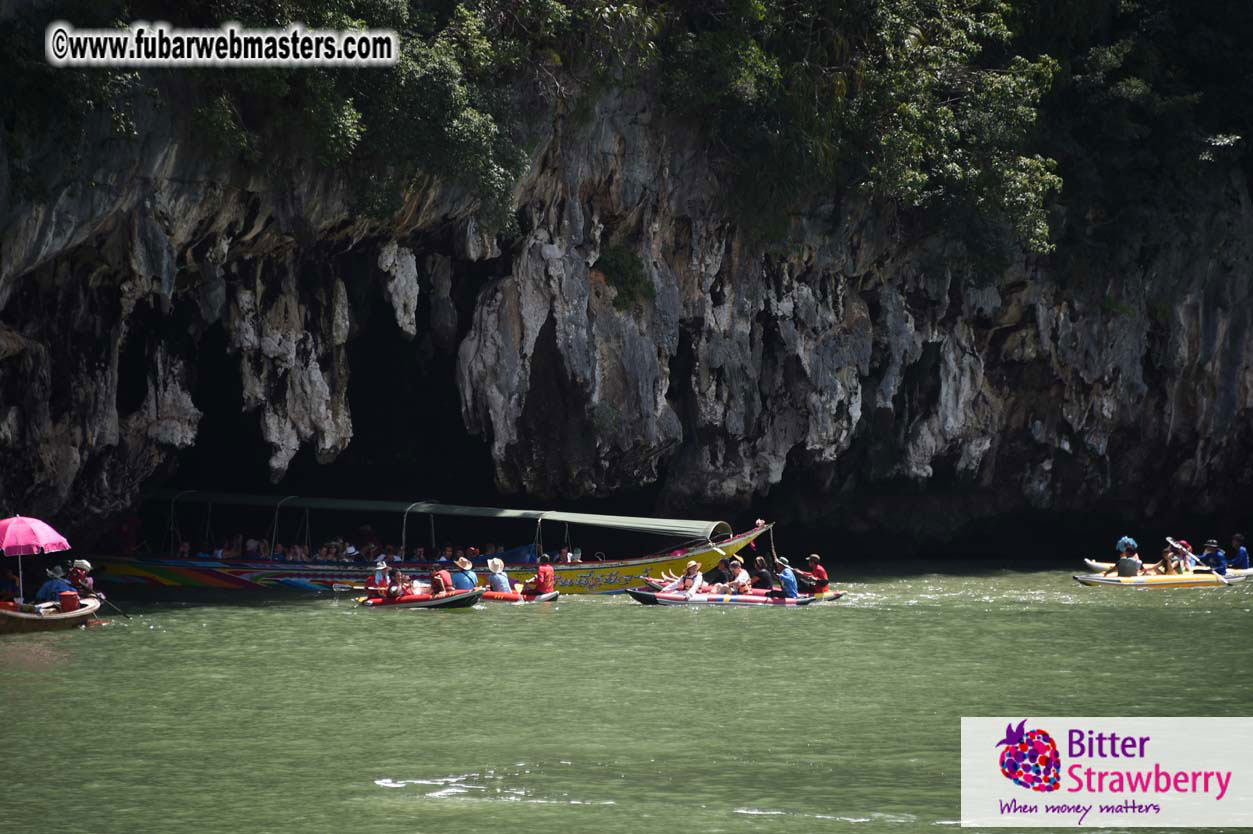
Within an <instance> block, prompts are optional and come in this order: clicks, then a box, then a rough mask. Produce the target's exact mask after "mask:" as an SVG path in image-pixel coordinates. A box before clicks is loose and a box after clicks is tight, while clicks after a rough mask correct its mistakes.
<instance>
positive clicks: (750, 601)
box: [627, 590, 818, 606]
mask: <svg viewBox="0 0 1253 834" xmlns="http://www.w3.org/2000/svg"><path fill="white" fill-rule="evenodd" d="M627 593H628V594H630V595H631V599H633V600H635V601H636V602H642V603H643V604H644V605H784V606H790V605H809V604H810V603H811V602H817V601H818V600H817V599H815V598H814V597H795V598H792V599H789V598H787V597H768V596H766V595H765V594H695V595H693V596H690V597H689V596H687V595H686V594H676V593H666V592H663V591H643V590H627Z"/></svg>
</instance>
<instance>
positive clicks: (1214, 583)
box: [1075, 573, 1230, 588]
mask: <svg viewBox="0 0 1253 834" xmlns="http://www.w3.org/2000/svg"><path fill="white" fill-rule="evenodd" d="M1075 581H1076V582H1078V583H1079V584H1080V585H1087V586H1089V587H1094V588H1095V587H1104V588H1216V587H1222V586H1224V585H1228V584H1230V583H1229V582H1223V581H1222V579H1220V578H1219V577H1217V576H1215V575H1214V574H1212V573H1185V574H1155V575H1150V576H1103V575H1101V574H1099V573H1092V574H1087V575H1083V576H1076V577H1075Z"/></svg>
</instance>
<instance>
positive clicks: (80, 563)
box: [65, 559, 95, 595]
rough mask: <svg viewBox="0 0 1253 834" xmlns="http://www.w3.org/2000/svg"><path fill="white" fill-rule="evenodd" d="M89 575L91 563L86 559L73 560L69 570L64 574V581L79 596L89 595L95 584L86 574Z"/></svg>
mask: <svg viewBox="0 0 1253 834" xmlns="http://www.w3.org/2000/svg"><path fill="white" fill-rule="evenodd" d="M89 573H91V562H88V561H87V560H86V559H75V560H74V562H73V564H71V565H70V569H69V570H67V571H66V572H65V579H66V581H67V582H69V583H70V584H71V585H73V586H74V589H75V590H77V591H78V593H79V594H80V595H82V594H90V593H91V592H92V590H93V588H94V587H95V582H94V581H92V578H91V577H90V576H88V575H87V574H89Z"/></svg>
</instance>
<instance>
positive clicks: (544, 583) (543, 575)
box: [522, 553, 557, 594]
mask: <svg viewBox="0 0 1253 834" xmlns="http://www.w3.org/2000/svg"><path fill="white" fill-rule="evenodd" d="M556 589H557V576H556V574H554V573H553V566H552V565H550V564H548V554H547V553H541V554H540V557H539V567H538V568H537V569H536V571H535V576H533V577H532V578H531V579H529V580H527V582H526V584H525V585H524V586H523V588H522V591H523V593H527V594H550V593H552V592H553V591H555V590H556Z"/></svg>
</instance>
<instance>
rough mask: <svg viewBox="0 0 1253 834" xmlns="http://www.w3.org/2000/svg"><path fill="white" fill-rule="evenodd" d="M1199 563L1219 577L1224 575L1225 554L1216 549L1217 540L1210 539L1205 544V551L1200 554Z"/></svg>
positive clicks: (1225, 571) (1225, 567)
mask: <svg viewBox="0 0 1253 834" xmlns="http://www.w3.org/2000/svg"><path fill="white" fill-rule="evenodd" d="M1201 561H1202V562H1204V563H1205V564H1207V565H1209V567H1210V570H1212V571H1213V572H1214V573H1216V574H1218V575H1219V576H1225V575H1226V573H1227V554H1226V553H1224V552H1223V551H1221V550H1219V549H1218V539H1210V540H1209V541H1207V542H1206V543H1205V551H1204V552H1203V553H1202V554H1201Z"/></svg>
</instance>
